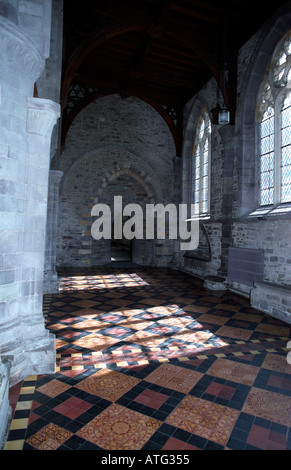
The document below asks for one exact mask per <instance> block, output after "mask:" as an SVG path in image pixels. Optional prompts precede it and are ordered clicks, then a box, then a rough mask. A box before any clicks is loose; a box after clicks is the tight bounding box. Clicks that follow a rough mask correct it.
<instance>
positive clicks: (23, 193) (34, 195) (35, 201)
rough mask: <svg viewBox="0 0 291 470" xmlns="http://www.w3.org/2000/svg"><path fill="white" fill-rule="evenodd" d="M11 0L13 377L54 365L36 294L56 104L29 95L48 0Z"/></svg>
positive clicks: (3, 333)
mask: <svg viewBox="0 0 291 470" xmlns="http://www.w3.org/2000/svg"><path fill="white" fill-rule="evenodd" d="M2 3H3V2H2ZM0 6H1V5H0ZM10 6H11V8H10V9H8V10H7V9H4V10H3V11H2V10H1V9H0V43H1V48H0V198H1V204H0V207H1V213H0V227H1V232H0V246H1V253H0V299H1V300H0V354H1V357H2V359H3V357H4V356H6V357H7V356H9V357H11V358H12V361H11V369H10V376H9V382H10V385H14V384H15V383H17V382H19V381H20V380H22V379H23V378H25V377H26V376H27V375H30V374H43V373H51V372H53V371H54V368H55V338H54V336H53V335H52V334H51V333H49V331H48V330H46V328H45V324H44V317H43V313H42V294H43V269H44V243H45V230H46V212H47V191H48V171H49V161H50V151H49V149H50V139H51V132H52V129H53V126H54V124H55V122H56V120H57V118H58V116H59V114H60V107H59V105H57V104H56V103H54V102H52V101H49V100H43V99H38V98H32V96H33V90H34V84H35V82H36V80H37V79H38V77H39V76H40V74H41V72H42V70H43V69H44V65H45V59H46V58H47V57H48V55H49V42H50V41H49V39H50V19H51V9H50V7H51V0H33V1H30V0H27V1H26V2H17V3H16V2H10ZM4 13H7V14H8V16H7V17H6V18H4V17H3V16H1V14H4ZM0 400H1V396H0Z"/></svg>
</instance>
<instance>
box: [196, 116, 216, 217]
mask: <svg viewBox="0 0 291 470" xmlns="http://www.w3.org/2000/svg"><path fill="white" fill-rule="evenodd" d="M211 132H212V129H211V120H210V116H209V114H208V111H207V109H206V108H203V110H202V112H201V114H200V117H199V119H198V121H197V125H196V132H195V138H194V145H193V151H192V177H193V198H192V201H193V203H194V204H195V214H199V215H200V216H206V215H208V214H209V213H210V184H211V181H210V179H211V178H210V176H211Z"/></svg>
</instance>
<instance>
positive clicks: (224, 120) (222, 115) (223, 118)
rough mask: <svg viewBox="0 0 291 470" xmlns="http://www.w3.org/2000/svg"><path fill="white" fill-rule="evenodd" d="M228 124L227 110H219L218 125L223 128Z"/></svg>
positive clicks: (228, 114) (228, 115) (228, 113)
mask: <svg viewBox="0 0 291 470" xmlns="http://www.w3.org/2000/svg"><path fill="white" fill-rule="evenodd" d="M229 123H230V112H229V109H227V108H221V109H219V111H218V124H220V125H221V126H224V125H226V124H229Z"/></svg>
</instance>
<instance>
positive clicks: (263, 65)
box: [235, 2, 291, 217]
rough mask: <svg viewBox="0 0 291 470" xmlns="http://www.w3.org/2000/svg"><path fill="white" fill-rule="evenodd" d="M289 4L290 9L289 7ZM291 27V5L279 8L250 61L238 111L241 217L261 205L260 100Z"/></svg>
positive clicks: (239, 203) (237, 169)
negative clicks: (276, 52)
mask: <svg viewBox="0 0 291 470" xmlns="http://www.w3.org/2000/svg"><path fill="white" fill-rule="evenodd" d="M288 5H289V6H288ZM290 28H291V2H289V3H288V4H287V5H285V6H284V7H283V8H280V9H279V11H278V12H277V14H276V15H275V16H274V17H272V18H271V19H270V21H269V22H267V23H266V24H265V27H264V28H263V29H262V32H261V35H260V37H259V39H258V41H257V46H256V48H255V49H254V51H253V54H252V56H251V57H250V58H249V64H250V65H249V68H248V70H247V73H246V76H245V80H244V86H243V87H242V91H241V93H240V101H239V102H238V109H237V124H238V125H237V126H236V136H235V138H236V142H237V145H238V146H240V147H241V149H242V150H241V156H240V158H238V159H237V162H236V173H237V175H239V177H238V182H237V187H238V190H237V193H236V203H237V207H238V209H237V214H236V216H238V217H242V216H245V215H247V214H249V213H250V212H252V211H253V210H255V209H256V208H257V206H258V191H259V164H258V158H257V135H258V126H259V123H258V122H256V110H257V97H258V93H259V89H260V86H261V83H262V80H263V78H264V75H265V73H266V70H267V67H268V64H269V61H270V59H271V56H272V53H273V51H274V49H275V47H276V46H277V44H278V42H279V41H280V40H281V38H282V37H283V36H284V35H285V34H286V33H287V31H288V30H289V29H290Z"/></svg>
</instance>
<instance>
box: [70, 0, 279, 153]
mask: <svg viewBox="0 0 291 470" xmlns="http://www.w3.org/2000/svg"><path fill="white" fill-rule="evenodd" d="M283 3H285V2H284V1H281V2H280V1H278V0H277V1H276V6H274V2H263V1H257V0H221V1H218V0H106V1H104V0H82V2H80V1H78V0H64V41H63V72H62V88H61V104H62V109H63V119H62V121H63V130H62V142H63V144H64V142H65V138H66V134H67V132H68V129H69V127H70V124H71V123H72V121H73V119H74V118H75V116H76V115H77V114H78V112H79V111H80V110H81V109H83V107H84V106H86V105H87V104H88V103H90V102H91V101H92V100H95V99H97V98H98V97H101V96H105V95H108V94H119V95H120V96H121V97H124V98H126V97H128V96H135V97H138V98H141V99H143V100H144V101H146V102H148V103H149V104H150V105H151V106H153V107H154V108H155V109H156V110H157V111H158V112H159V113H160V114H161V115H162V116H163V118H164V119H165V120H166V122H167V123H168V125H169V127H170V129H171V131H172V133H173V137H174V139H175V142H176V147H177V152H178V153H179V152H180V149H181V135H182V110H183V107H184V105H185V104H186V103H187V102H188V101H189V100H190V99H191V98H192V97H193V96H194V95H195V94H196V93H197V92H198V91H199V90H200V89H201V88H202V87H203V85H204V84H205V83H206V82H207V81H208V80H209V79H210V78H211V77H212V76H214V77H215V79H216V80H217V83H218V85H219V86H220V88H221V90H222V92H223V93H224V99H225V102H226V105H227V106H228V107H229V108H230V109H231V111H232V119H233V118H234V112H235V101H236V74H237V69H236V58H237V52H238V50H239V48H240V47H241V46H242V45H243V44H244V43H245V42H246V41H247V40H248V39H250V37H251V36H252V35H253V34H254V33H255V32H256V31H257V30H258V29H259V28H260V27H261V26H262V25H263V24H264V22H265V21H266V20H267V19H268V18H269V17H270V15H272V14H273V13H274V12H275V11H276V9H277V8H278V7H279V5H280V4H283ZM225 70H227V72H228V82H227V83H226V84H225V83H224V82H223V76H224V73H223V72H224V71H225ZM223 83H224V85H223Z"/></svg>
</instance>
